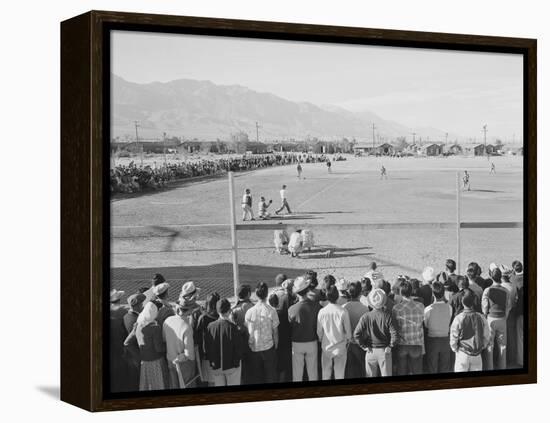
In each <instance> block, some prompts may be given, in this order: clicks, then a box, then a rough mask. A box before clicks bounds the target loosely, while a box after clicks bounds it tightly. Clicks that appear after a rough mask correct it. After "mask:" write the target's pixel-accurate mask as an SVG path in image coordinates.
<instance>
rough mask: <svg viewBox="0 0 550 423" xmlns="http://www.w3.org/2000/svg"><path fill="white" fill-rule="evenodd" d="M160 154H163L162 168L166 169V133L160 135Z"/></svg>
mask: <svg viewBox="0 0 550 423" xmlns="http://www.w3.org/2000/svg"><path fill="white" fill-rule="evenodd" d="M162 152H163V154H164V167H166V166H167V164H166V132H163V133H162Z"/></svg>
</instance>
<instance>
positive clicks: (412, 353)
mask: <svg viewBox="0 0 550 423" xmlns="http://www.w3.org/2000/svg"><path fill="white" fill-rule="evenodd" d="M399 294H400V296H401V302H399V303H398V304H396V305H395V306H394V307H393V311H392V314H393V320H394V323H395V325H396V329H397V333H398V340H397V374H398V375H400V376H401V375H407V374H420V373H421V372H422V356H423V355H424V352H425V350H424V328H423V324H424V305H423V304H422V303H420V302H418V301H414V300H413V299H412V298H411V295H412V286H411V283H410V282H409V281H407V280H403V281H402V282H401V283H400V287H399Z"/></svg>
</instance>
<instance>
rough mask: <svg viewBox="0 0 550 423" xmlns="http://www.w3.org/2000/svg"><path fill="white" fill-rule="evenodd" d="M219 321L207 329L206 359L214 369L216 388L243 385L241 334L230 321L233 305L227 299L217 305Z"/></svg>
mask: <svg viewBox="0 0 550 423" xmlns="http://www.w3.org/2000/svg"><path fill="white" fill-rule="evenodd" d="M216 310H217V312H218V315H219V318H218V320H216V321H214V322H212V323H210V324H209V325H208V327H207V329H206V342H205V347H206V357H207V359H208V361H209V362H210V367H211V368H212V375H213V377H214V386H228V385H240V384H241V358H242V342H241V333H240V332H239V329H238V328H237V325H235V324H234V323H233V322H232V321H231V320H230V319H229V315H230V313H231V303H230V302H229V300H227V299H226V298H223V299H221V300H219V301H218V303H217V304H216Z"/></svg>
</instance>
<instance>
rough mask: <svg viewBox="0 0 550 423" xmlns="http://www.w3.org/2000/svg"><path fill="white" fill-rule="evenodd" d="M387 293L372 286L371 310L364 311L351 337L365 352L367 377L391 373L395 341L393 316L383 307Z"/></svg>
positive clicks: (395, 333)
mask: <svg viewBox="0 0 550 423" xmlns="http://www.w3.org/2000/svg"><path fill="white" fill-rule="evenodd" d="M386 300H387V295H386V293H385V292H384V290H383V289H380V288H373V290H372V291H371V293H370V294H369V304H370V306H371V307H372V311H369V312H367V313H365V314H364V315H363V316H362V317H361V319H360V320H359V323H358V324H357V326H356V328H355V331H354V333H353V338H354V339H355V342H356V343H357V345H359V346H360V347H361V348H362V349H363V350H364V351H365V352H366V353H365V374H366V376H367V377H376V376H379V375H380V376H391V375H392V353H391V351H392V348H393V347H394V346H395V344H396V342H397V330H396V328H395V325H394V321H393V317H392V315H391V313H390V312H388V311H387V310H386V309H385V307H384V306H385V304H386Z"/></svg>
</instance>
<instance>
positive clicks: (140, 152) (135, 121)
mask: <svg viewBox="0 0 550 423" xmlns="http://www.w3.org/2000/svg"><path fill="white" fill-rule="evenodd" d="M134 125H135V127H136V144H137V146H138V148H139V154H140V161H141V167H143V145H141V144H140V143H139V137H138V126H139V121H137V120H134Z"/></svg>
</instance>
